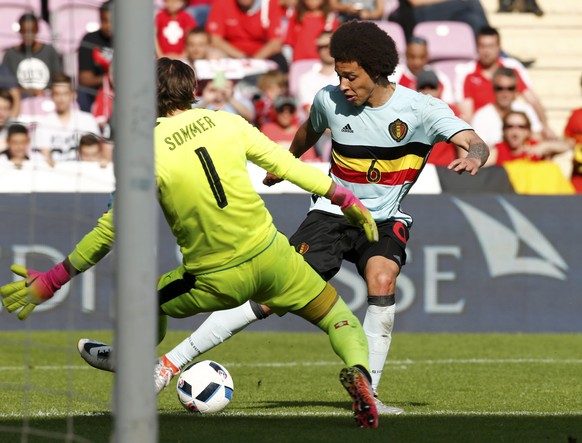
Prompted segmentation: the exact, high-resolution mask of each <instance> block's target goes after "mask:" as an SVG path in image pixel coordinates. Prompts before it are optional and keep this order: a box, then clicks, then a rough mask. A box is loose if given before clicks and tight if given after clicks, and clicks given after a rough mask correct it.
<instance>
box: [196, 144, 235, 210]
mask: <svg viewBox="0 0 582 443" xmlns="http://www.w3.org/2000/svg"><path fill="white" fill-rule="evenodd" d="M194 152H196V155H198V159H199V160H200V163H202V168H203V169H204V173H205V174H206V179H207V180H208V184H209V185H210V189H212V194H214V198H215V199H216V203H217V204H218V207H219V208H221V209H222V208H224V207H225V206H226V205H228V201H227V200H226V194H225V193H224V188H223V187H222V183H221V182H220V177H219V176H218V172H216V168H215V167H214V163H213V162H212V158H211V157H210V154H209V153H208V150H207V149H206V148H205V147H204V146H202V147H200V148H198V149H196V150H195V151H194Z"/></svg>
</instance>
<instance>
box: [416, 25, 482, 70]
mask: <svg viewBox="0 0 582 443" xmlns="http://www.w3.org/2000/svg"><path fill="white" fill-rule="evenodd" d="M414 35H415V36H418V37H423V38H424V39H426V41H427V42H428V54H429V62H430V63H432V62H435V61H438V60H466V61H468V60H474V59H475V58H476V57H477V48H476V44H475V34H474V33H473V29H472V28H471V27H470V26H469V25H468V24H467V23H463V22H451V21H433V22H422V23H418V24H417V25H416V27H415V28H414Z"/></svg>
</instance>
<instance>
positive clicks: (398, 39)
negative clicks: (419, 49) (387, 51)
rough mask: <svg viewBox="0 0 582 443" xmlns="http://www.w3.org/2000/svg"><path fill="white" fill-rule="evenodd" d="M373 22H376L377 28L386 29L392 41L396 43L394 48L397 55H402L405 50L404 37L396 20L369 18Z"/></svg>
mask: <svg viewBox="0 0 582 443" xmlns="http://www.w3.org/2000/svg"><path fill="white" fill-rule="evenodd" d="M371 21H372V22H373V23H376V24H377V25H378V27H379V28H381V29H383V30H384V31H386V34H388V35H389V36H390V37H392V39H393V40H394V43H396V50H397V51H398V55H399V56H400V57H403V56H404V53H405V52H406V37H405V36H404V30H403V29H402V26H400V25H399V24H398V23H396V22H387V21H384V20H371Z"/></svg>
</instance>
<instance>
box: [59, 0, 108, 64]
mask: <svg viewBox="0 0 582 443" xmlns="http://www.w3.org/2000/svg"><path fill="white" fill-rule="evenodd" d="M50 20H51V24H52V29H53V37H54V45H55V48H56V49H57V51H59V52H60V53H61V54H62V55H63V56H65V55H67V54H71V53H73V52H75V51H77V50H78V49H79V44H80V42H81V40H82V39H83V36H84V35H85V34H86V33H88V32H93V31H97V30H98V29H99V6H98V5H97V4H91V3H80V2H79V3H65V4H63V5H62V6H61V7H59V8H56V9H53V10H52V11H51V12H50Z"/></svg>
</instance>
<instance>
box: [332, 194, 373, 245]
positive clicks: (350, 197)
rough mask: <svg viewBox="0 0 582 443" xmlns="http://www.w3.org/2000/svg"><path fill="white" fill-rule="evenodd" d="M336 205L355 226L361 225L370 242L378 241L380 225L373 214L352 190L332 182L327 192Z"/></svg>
mask: <svg viewBox="0 0 582 443" xmlns="http://www.w3.org/2000/svg"><path fill="white" fill-rule="evenodd" d="M325 196H326V197H327V198H329V199H330V200H331V202H332V203H333V204H334V205H338V206H339V207H340V208H341V210H342V212H343V213H344V216H345V218H346V219H347V220H348V221H349V222H350V223H351V224H352V225H354V226H361V227H362V228H363V229H364V232H365V233H366V238H367V239H368V241H370V242H377V241H378V227H377V226H376V222H375V221H374V219H373V218H372V214H370V211H369V210H368V208H366V207H365V206H364V205H363V204H362V202H361V201H360V200H359V199H358V197H356V196H355V195H354V194H353V192H352V191H350V190H349V189H347V188H344V187H343V186H341V185H338V184H336V183H332V184H331V186H330V188H329V191H328V192H327V194H325Z"/></svg>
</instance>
